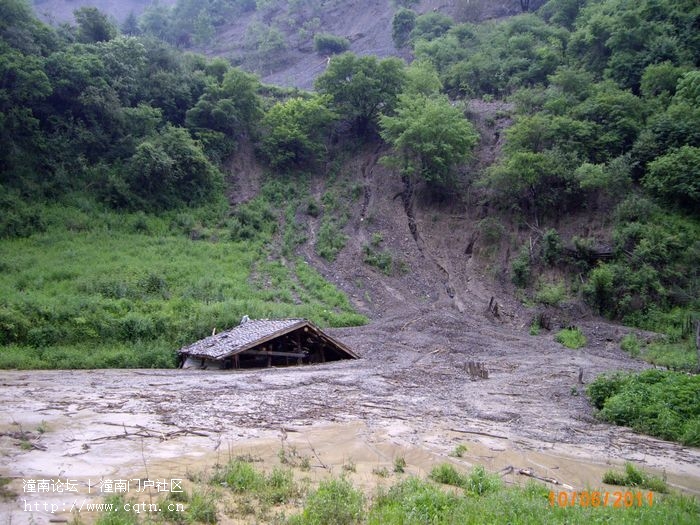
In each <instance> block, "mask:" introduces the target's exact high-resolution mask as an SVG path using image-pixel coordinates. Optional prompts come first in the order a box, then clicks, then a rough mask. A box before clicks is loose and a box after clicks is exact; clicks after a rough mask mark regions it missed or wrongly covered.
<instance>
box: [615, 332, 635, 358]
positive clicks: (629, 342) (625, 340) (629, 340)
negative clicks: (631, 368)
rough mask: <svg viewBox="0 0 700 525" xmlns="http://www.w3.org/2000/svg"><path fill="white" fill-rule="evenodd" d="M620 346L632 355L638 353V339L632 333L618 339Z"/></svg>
mask: <svg viewBox="0 0 700 525" xmlns="http://www.w3.org/2000/svg"><path fill="white" fill-rule="evenodd" d="M620 348H622V350H624V351H625V352H627V353H628V354H629V355H631V356H632V357H637V356H638V355H639V353H640V342H639V339H638V338H637V336H636V335H634V334H626V335H624V336H623V337H622V340H620Z"/></svg>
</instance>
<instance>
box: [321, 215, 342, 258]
mask: <svg viewBox="0 0 700 525" xmlns="http://www.w3.org/2000/svg"><path fill="white" fill-rule="evenodd" d="M347 240H348V237H347V236H346V235H345V234H344V233H343V232H342V231H341V230H340V228H339V227H338V225H337V224H336V222H335V221H333V220H332V219H326V218H324V219H323V220H322V222H321V227H320V228H319V230H318V237H317V239H316V253H318V254H319V255H320V256H321V257H323V258H324V259H326V260H327V261H330V262H333V261H335V258H336V257H337V256H338V253H339V252H340V250H342V249H343V248H345V243H346V242H347Z"/></svg>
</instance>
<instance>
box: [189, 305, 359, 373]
mask: <svg viewBox="0 0 700 525" xmlns="http://www.w3.org/2000/svg"><path fill="white" fill-rule="evenodd" d="M179 355H180V367H181V368H214V369H228V368H264V367H270V366H292V365H304V364H312V363H325V362H327V361H338V360H340V359H358V358H359V356H358V355H357V354H356V353H355V352H353V351H352V350H350V348H348V347H347V346H346V345H344V344H343V343H341V342H340V341H338V340H336V339H334V338H332V337H331V336H329V335H327V334H325V333H324V332H323V331H322V330H321V329H320V328H318V327H316V326H314V325H313V324H312V323H311V322H309V321H307V320H305V319H256V320H249V319H248V317H247V316H246V317H244V318H243V321H242V322H241V324H240V325H238V326H236V327H235V328H232V329H231V330H227V331H225V332H221V333H218V334H214V335H212V336H210V337H207V338H205V339H202V340H200V341H197V342H195V343H192V344H191V345H189V346H185V347H183V348H181V349H180V351H179Z"/></svg>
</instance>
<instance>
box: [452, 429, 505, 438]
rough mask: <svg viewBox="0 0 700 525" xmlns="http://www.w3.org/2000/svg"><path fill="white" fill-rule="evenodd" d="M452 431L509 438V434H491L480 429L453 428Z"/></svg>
mask: <svg viewBox="0 0 700 525" xmlns="http://www.w3.org/2000/svg"><path fill="white" fill-rule="evenodd" d="M450 430H451V431H452V432H460V433H461V434H476V435H478V436H486V437H492V438H496V439H508V436H499V435H498V434H489V433H488V432H480V431H478V430H466V429H462V428H451V429H450Z"/></svg>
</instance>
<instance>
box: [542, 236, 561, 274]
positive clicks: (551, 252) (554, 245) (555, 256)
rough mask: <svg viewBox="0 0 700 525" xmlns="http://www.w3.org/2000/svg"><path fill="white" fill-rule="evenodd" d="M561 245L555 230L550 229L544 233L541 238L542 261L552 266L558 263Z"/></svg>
mask: <svg viewBox="0 0 700 525" xmlns="http://www.w3.org/2000/svg"><path fill="white" fill-rule="evenodd" d="M562 249H563V245H562V242H561V237H559V234H558V233H557V230H554V229H552V228H550V229H548V230H547V231H546V232H544V235H543V236H542V260H543V261H544V262H545V263H547V264H549V265H550V266H553V265H555V264H557V262H559V258H560V257H561V252H562Z"/></svg>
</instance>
